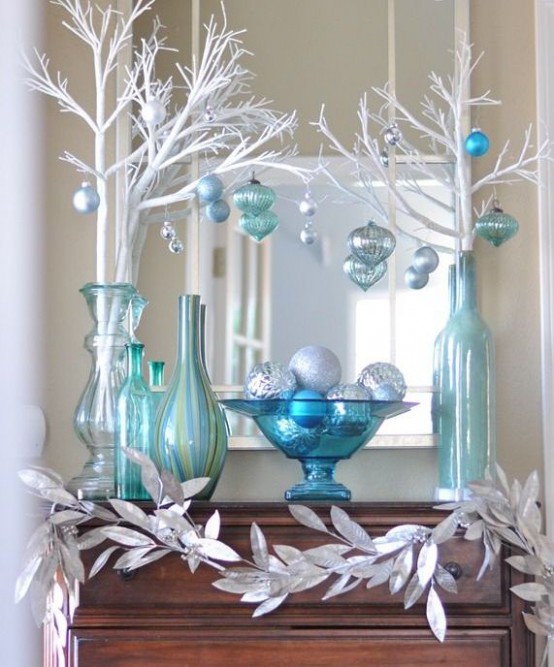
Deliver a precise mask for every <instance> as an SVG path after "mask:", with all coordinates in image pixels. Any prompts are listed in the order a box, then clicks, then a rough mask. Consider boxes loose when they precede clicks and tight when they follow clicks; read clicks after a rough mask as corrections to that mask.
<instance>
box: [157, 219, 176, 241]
mask: <svg viewBox="0 0 554 667" xmlns="http://www.w3.org/2000/svg"><path fill="white" fill-rule="evenodd" d="M160 236H161V237H162V239H163V240H164V241H171V240H172V239H174V238H175V237H176V236H177V232H176V231H175V227H174V226H173V225H172V224H171V223H170V222H164V224H163V225H162V228H161V229H160Z"/></svg>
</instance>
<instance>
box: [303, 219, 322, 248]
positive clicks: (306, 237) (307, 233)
mask: <svg viewBox="0 0 554 667" xmlns="http://www.w3.org/2000/svg"><path fill="white" fill-rule="evenodd" d="M317 238H318V233H317V232H316V230H315V229H314V227H313V225H312V224H311V223H310V222H307V223H306V224H305V225H304V229H303V230H302V231H301V232H300V240H301V241H302V243H304V244H305V245H312V244H313V243H315V242H316V241H317Z"/></svg>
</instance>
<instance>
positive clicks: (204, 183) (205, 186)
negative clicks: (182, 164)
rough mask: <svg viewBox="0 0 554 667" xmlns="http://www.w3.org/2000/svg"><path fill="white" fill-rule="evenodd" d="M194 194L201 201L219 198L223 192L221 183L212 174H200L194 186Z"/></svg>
mask: <svg viewBox="0 0 554 667" xmlns="http://www.w3.org/2000/svg"><path fill="white" fill-rule="evenodd" d="M196 194H197V195H198V197H199V198H200V200H201V201H205V202H212V201H217V200H218V199H221V195H222V194H223V183H222V182H221V179H219V178H218V177H217V176H215V175H214V174H208V175H207V176H202V178H201V179H200V180H199V181H198V185H197V186H196Z"/></svg>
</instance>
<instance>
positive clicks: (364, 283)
mask: <svg viewBox="0 0 554 667" xmlns="http://www.w3.org/2000/svg"><path fill="white" fill-rule="evenodd" d="M342 270H343V271H344V273H346V275H347V276H348V277H349V278H350V280H351V281H352V282H353V283H355V284H356V285H358V287H361V288H362V289H363V290H364V292H366V291H367V290H368V289H369V288H370V287H371V286H372V285H375V283H377V282H379V280H381V278H382V277H383V276H384V275H385V273H386V272H387V263H386V262H379V263H378V264H376V265H375V266H368V265H367V264H365V263H364V262H362V261H361V260H360V259H358V258H357V257H354V255H349V256H348V257H347V258H346V259H345V260H344V263H343V265H342Z"/></svg>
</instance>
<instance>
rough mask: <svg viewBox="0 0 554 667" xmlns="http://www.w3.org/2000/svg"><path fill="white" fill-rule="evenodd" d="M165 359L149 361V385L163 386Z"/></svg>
mask: <svg viewBox="0 0 554 667" xmlns="http://www.w3.org/2000/svg"><path fill="white" fill-rule="evenodd" d="M164 369H165V361H149V362H148V370H149V374H150V386H152V387H163V385H164Z"/></svg>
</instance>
